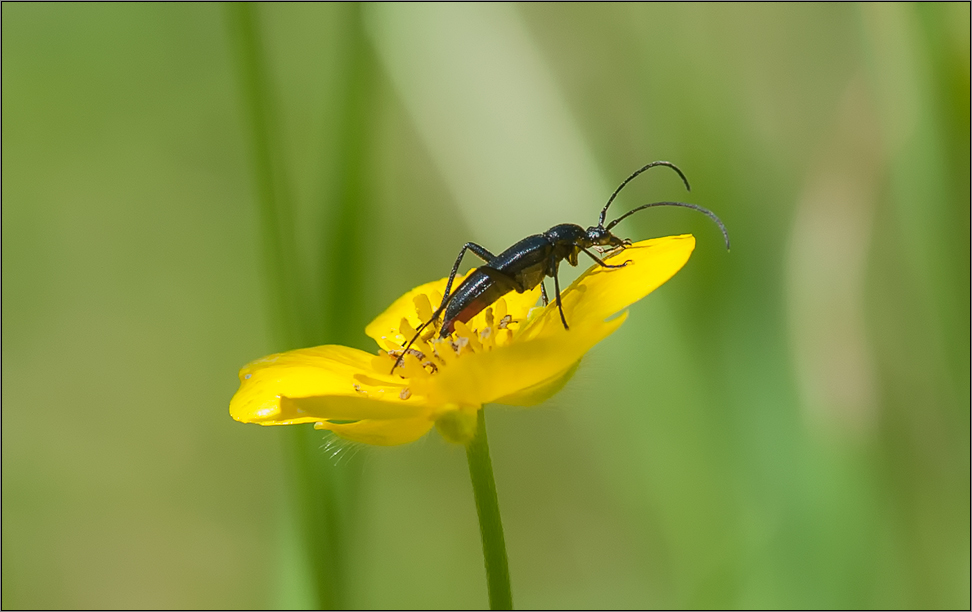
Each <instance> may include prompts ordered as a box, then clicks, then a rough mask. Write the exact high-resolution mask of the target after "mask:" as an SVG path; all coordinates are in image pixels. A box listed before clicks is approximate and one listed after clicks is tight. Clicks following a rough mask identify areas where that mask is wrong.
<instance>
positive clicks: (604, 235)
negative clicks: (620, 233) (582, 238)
mask: <svg viewBox="0 0 972 612" xmlns="http://www.w3.org/2000/svg"><path fill="white" fill-rule="evenodd" d="M586 239H587V241H588V242H590V245H591V246H595V247H607V248H609V249H613V248H616V247H622V246H628V245H629V244H631V241H630V240H622V239H621V238H618V237H617V236H615V235H614V234H612V233H611V232H610V231H608V230H606V229H604V228H603V227H601V226H600V225H594V226H591V227H589V228H587V236H586ZM601 250H603V249H601Z"/></svg>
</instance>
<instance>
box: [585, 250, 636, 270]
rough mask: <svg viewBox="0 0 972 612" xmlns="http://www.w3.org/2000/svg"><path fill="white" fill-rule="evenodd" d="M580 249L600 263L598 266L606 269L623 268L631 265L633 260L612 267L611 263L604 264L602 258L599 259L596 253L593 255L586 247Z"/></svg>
mask: <svg viewBox="0 0 972 612" xmlns="http://www.w3.org/2000/svg"><path fill="white" fill-rule="evenodd" d="M578 246H579V245H578ZM580 249H581V250H582V251H584V252H585V253H587V256H588V257H590V258H591V259H593V260H594V261H596V262H597V263H598V265H600V266H602V267H605V268H612V269H614V268H623V267H625V266H626V265H628V264H629V263H631V260H630V259H629V260H627V261H626V262H624V263H620V264H613V265H612V264H609V263H604V260H602V259H601V258H600V257H598V256H597V255H595V254H594V253H591V252H590V251H588V250H587V249H585V248H584V247H580Z"/></svg>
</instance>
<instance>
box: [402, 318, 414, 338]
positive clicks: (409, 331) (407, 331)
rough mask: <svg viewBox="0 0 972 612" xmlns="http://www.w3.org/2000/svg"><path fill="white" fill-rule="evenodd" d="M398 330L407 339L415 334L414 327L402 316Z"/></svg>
mask: <svg viewBox="0 0 972 612" xmlns="http://www.w3.org/2000/svg"><path fill="white" fill-rule="evenodd" d="M398 332H399V333H400V334H401V335H403V336H405V337H406V338H409V339H411V338H412V336H414V335H415V329H414V328H413V327H412V325H411V324H410V323H409V322H408V319H406V318H405V317H402V322H401V323H399V324H398Z"/></svg>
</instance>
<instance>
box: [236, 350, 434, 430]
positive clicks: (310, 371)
mask: <svg viewBox="0 0 972 612" xmlns="http://www.w3.org/2000/svg"><path fill="white" fill-rule="evenodd" d="M372 358H373V356H372V355H370V354H368V353H365V352H364V351H359V350H357V349H353V348H348V347H346V346H334V345H328V346H317V347H313V348H307V349H300V350H296V351H288V352H286V353H278V354H275V355H270V356H269V357H264V358H262V359H258V360H256V361H253V362H251V363H249V364H247V365H246V366H244V367H243V369H242V370H240V388H239V390H238V391H237V392H236V395H234V396H233V399H232V400H231V401H230V415H231V416H232V417H233V418H234V419H236V420H237V421H242V422H244V423H259V424H261V425H289V424H294V423H314V422H318V421H321V420H325V419H339V420H360V419H401V418H416V417H419V416H423V415H427V414H428V411H429V409H428V404H427V402H426V401H425V398H424V397H422V396H421V395H420V394H417V393H411V394H410V396H409V397H408V399H407V400H403V399H401V390H402V389H403V385H402V380H401V379H400V378H397V377H396V378H393V377H391V376H388V375H387V373H386V372H375V371H374V370H372V369H371V360H372Z"/></svg>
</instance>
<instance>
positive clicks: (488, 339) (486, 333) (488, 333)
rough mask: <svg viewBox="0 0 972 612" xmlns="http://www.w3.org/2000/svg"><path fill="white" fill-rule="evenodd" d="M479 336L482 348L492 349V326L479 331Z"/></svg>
mask: <svg viewBox="0 0 972 612" xmlns="http://www.w3.org/2000/svg"><path fill="white" fill-rule="evenodd" d="M490 318H492V317H490ZM479 338H480V340H482V343H483V348H484V349H486V350H487V351H491V350H493V328H492V327H487V328H486V329H484V330H483V331H481V332H479Z"/></svg>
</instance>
